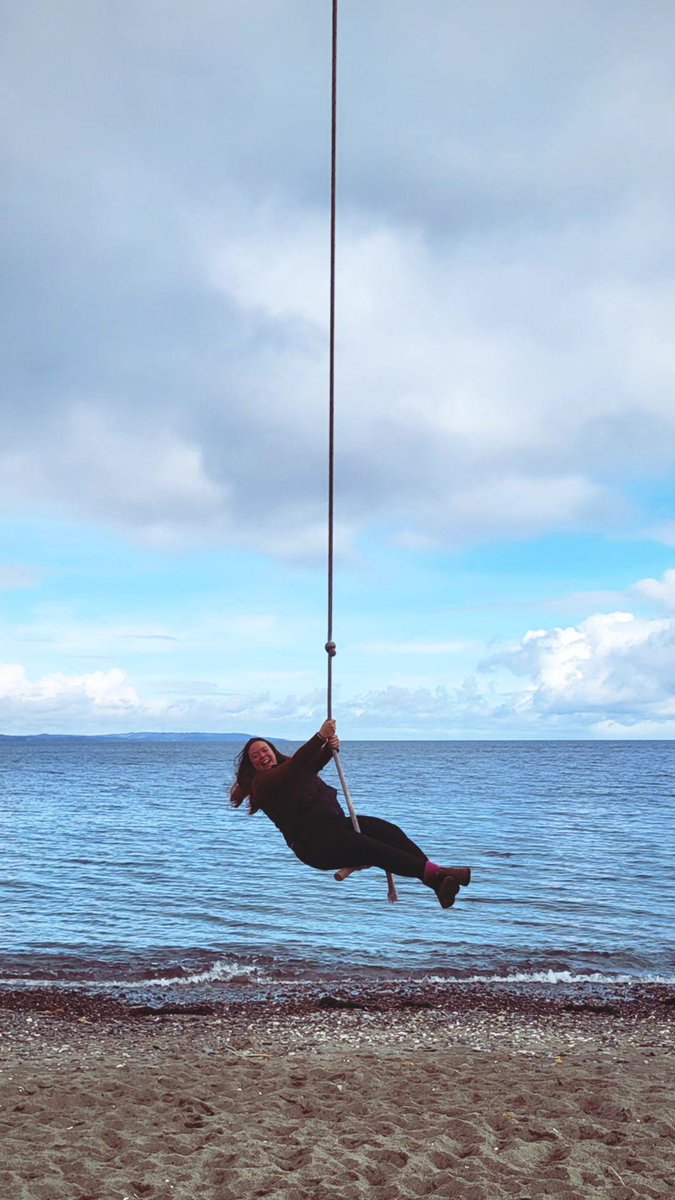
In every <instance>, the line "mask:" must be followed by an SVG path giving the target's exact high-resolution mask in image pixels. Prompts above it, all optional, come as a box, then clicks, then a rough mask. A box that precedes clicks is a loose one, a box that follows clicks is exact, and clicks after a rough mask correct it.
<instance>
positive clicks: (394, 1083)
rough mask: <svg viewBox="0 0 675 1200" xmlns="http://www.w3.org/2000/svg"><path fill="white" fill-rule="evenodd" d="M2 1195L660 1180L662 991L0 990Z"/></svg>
mask: <svg viewBox="0 0 675 1200" xmlns="http://www.w3.org/2000/svg"><path fill="white" fill-rule="evenodd" d="M0 1005H1V1007H0V1054H1V1061H0V1068H1V1073H0V1104H1V1105H2V1107H1V1109H0V1129H1V1140H2V1146H3V1154H2V1162H1V1164H0V1196H2V1198H3V1200H123V1198H125V1197H126V1198H127V1200H196V1198H197V1197H199V1200H241V1198H246V1197H253V1196H261V1197H270V1198H277V1197H278V1198H281V1197H284V1200H305V1198H306V1197H316V1198H317V1200H352V1198H357V1197H358V1198H360V1197H364V1198H365V1197H369V1198H371V1197H372V1198H373V1200H398V1198H399V1197H420V1196H444V1197H454V1196H457V1197H462V1198H466V1200H499V1198H500V1197H512V1198H517V1200H526V1198H528V1200H538V1198H539V1197H548V1196H551V1197H553V1196H555V1197H559V1198H561V1200H563V1198H572V1197H574V1198H575V1200H576V1198H577V1197H578V1198H579V1200H581V1198H593V1197H612V1198H613V1200H632V1198H635V1200H644V1198H645V1197H666V1196H670V1195H672V1192H673V1181H674V1180H675V1139H674V1138H673V1134H674V1132H675V1130H674V1125H673V1116H672V1112H673V1067H674V1065H675V1037H674V1036H673V1034H674V1026H673V1014H674V1013H675V998H674V996H673V990H672V988H659V987H644V988H637V989H636V988H631V989H625V990H623V991H621V989H619V990H618V991H616V990H615V991H614V993H613V994H611V995H607V994H599V993H597V992H596V991H593V990H592V989H590V990H589V989H576V990H573V991H571V992H570V991H568V992H564V993H560V994H557V993H556V992H555V990H553V989H549V990H548V991H547V990H546V989H532V988H529V989H527V988H522V989H517V988H495V987H490V986H485V985H483V986H478V985H468V986H463V987H456V988H454V989H453V988H429V987H427V988H423V987H419V986H418V987H416V988H414V989H409V990H403V991H401V990H398V991H397V990H395V989H391V988H387V987H386V986H383V987H382V988H380V989H378V988H373V987H371V988H369V989H368V990H366V991H356V992H349V991H342V992H341V991H340V989H331V990H328V991H324V992H323V993H321V994H318V993H317V994H314V995H312V996H309V997H307V996H305V997H298V996H296V997H290V998H288V997H287V998H285V999H281V1000H276V1001H275V1000H274V999H273V998H270V999H269V1000H268V1001H265V1002H262V1003H261V1002H259V1001H258V1002H253V1001H249V1002H242V1003H240V1004H228V1005H217V1004H216V1005H208V1004H200V1005H192V1006H190V1005H188V1006H179V1005H164V1006H163V1007H159V1008H157V1007H152V1006H144V1005H142V1004H141V1005H139V1004H136V1005H134V1004H129V1003H128V1002H123V1001H120V1000H116V999H114V998H112V997H106V996H98V997H97V996H92V995H89V994H86V993H77V992H72V993H67V994H64V993H63V992H59V991H58V990H49V989H44V990H42V991H40V990H33V991H23V992H22V991H16V992H12V991H8V992H5V993H3V994H2V995H1V996H0Z"/></svg>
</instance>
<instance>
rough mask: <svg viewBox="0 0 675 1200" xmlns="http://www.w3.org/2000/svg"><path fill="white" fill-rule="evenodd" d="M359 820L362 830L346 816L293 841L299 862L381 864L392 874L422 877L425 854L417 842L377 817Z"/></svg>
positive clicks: (331, 866) (323, 867)
mask: <svg viewBox="0 0 675 1200" xmlns="http://www.w3.org/2000/svg"><path fill="white" fill-rule="evenodd" d="M359 823H360V825H361V830H362V832H361V833H357V832H356V830H355V829H354V827H353V826H352V824H351V822H350V821H349V819H348V818H347V817H345V820H344V823H342V822H340V823H339V824H337V823H336V824H330V825H327V826H326V827H325V828H324V829H322V830H317V831H316V832H313V833H312V835H311V836H309V837H305V838H303V839H302V840H301V842H299V843H298V844H295V845H294V846H293V849H294V851H295V854H296V855H297V856H298V858H299V859H301V861H302V862H304V863H307V865H308V866H310V867H316V868H317V869H318V870H319V871H331V870H335V868H337V867H345V866H349V867H380V868H381V869H382V870H383V871H391V872H392V874H393V875H403V876H405V877H407V878H408V879H421V880H423V879H424V868H425V866H426V862H427V856H426V854H424V852H423V851H422V850H420V848H419V846H416V845H415V843H414V842H411V841H410V839H409V838H406V836H405V834H404V833H403V831H402V830H400V829H398V827H397V826H396V825H391V824H390V822H389V821H380V820H379V819H378V818H377V817H359ZM366 825H367V826H368V830H371V831H373V832H375V831H376V829H377V831H379V832H380V833H382V834H383V835H384V836H383V837H374V836H372V833H370V832H368V831H367V830H366ZM382 827H384V828H382ZM392 831H393V833H392ZM385 837H386V840H385ZM394 842H396V843H397V844H394Z"/></svg>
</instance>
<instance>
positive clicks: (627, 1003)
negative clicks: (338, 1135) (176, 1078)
mask: <svg viewBox="0 0 675 1200" xmlns="http://www.w3.org/2000/svg"><path fill="white" fill-rule="evenodd" d="M2 1010H4V1011H5V1012H12V1013H17V1014H19V1013H23V1014H38V1013H39V1014H41V1015H43V1016H47V1017H50V1016H52V1017H58V1018H61V1019H66V1020H69V1019H70V1020H82V1019H86V1020H87V1021H90V1022H95V1021H103V1022H105V1021H108V1020H142V1019H143V1018H147V1017H162V1016H169V1015H170V1016H174V1015H175V1016H177V1017H181V1016H184V1017H195V1016H201V1017H221V1018H222V1017H230V1018H233V1019H242V1020H243V1019H245V1020H249V1021H255V1020H256V1019H257V1018H264V1019H265V1020H268V1019H269V1018H270V1017H271V1016H274V1017H275V1018H277V1019H283V1018H285V1017H297V1016H303V1015H308V1014H310V1013H320V1012H326V1011H329V1010H345V1011H349V1010H352V1011H362V1012H365V1013H382V1014H392V1015H393V1014H395V1013H399V1012H401V1013H402V1012H406V1011H407V1012H411V1011H414V1010H418V1011H423V1010H428V1011H430V1012H433V1013H438V1014H442V1013H445V1014H447V1015H452V1016H461V1015H463V1014H482V1015H485V1016H490V1015H498V1014H503V1013H504V1012H508V1013H509V1014H512V1015H514V1016H516V1015H520V1016H523V1017H526V1018H527V1017H535V1018H536V1017H541V1016H546V1017H555V1016H561V1015H567V1016H569V1015H574V1014H575V1013H576V1014H579V1015H584V1016H590V1017H593V1016H603V1017H605V1018H611V1017H621V1018H631V1019H634V1020H645V1019H649V1018H652V1017H656V1018H658V1019H660V1020H668V1019H671V1020H672V1019H675V986H673V985H668V984H640V983H631V984H625V983H611V982H607V983H603V984H599V983H565V984H543V983H521V984H516V983H512V982H505V983H498V982H489V983H456V982H449V983H444V984H438V983H433V984H431V983H422V982H419V981H413V982H405V983H402V982H398V983H392V982H391V981H386V982H385V981H383V982H380V983H373V982H372V981H371V982H368V983H360V982H358V981H354V982H352V983H348V982H345V981H342V982H337V981H333V982H332V983H330V982H328V981H324V983H323V984H322V985H313V986H312V987H298V986H293V985H286V986H284V987H283V988H281V987H276V988H269V989H268V990H267V991H265V992H261V991H258V990H257V991H256V993H255V995H254V996H252V995H251V994H250V993H249V994H247V995H242V997H241V998H236V999H232V998H231V996H228V998H223V997H222V996H221V997H214V998H209V997H205V996H204V992H203V990H202V991H201V993H200V995H199V998H198V999H190V998H189V997H187V996H185V994H184V993H183V995H177V989H173V992H172V993H169V994H167V992H164V993H163V994H162V996H161V997H158V996H157V995H156V993H155V994H154V995H152V998H151V999H149V994H148V991H147V990H145V991H143V990H142V989H140V990H139V992H138V993H136V994H134V993H129V992H126V993H122V994H120V993H117V994H114V993H110V992H105V991H103V990H101V991H89V990H85V989H77V988H72V989H71V988H56V987H36V988H30V987H26V988H16V987H13V988H3V987H1V986H0V1011H2Z"/></svg>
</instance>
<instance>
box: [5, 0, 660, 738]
mask: <svg viewBox="0 0 675 1200" xmlns="http://www.w3.org/2000/svg"><path fill="white" fill-rule="evenodd" d="M330 10H331V4H330V2H329V0H325V2H324V0H283V2H282V0H247V2H246V3H245V4H242V3H240V2H236V3H234V2H229V0H191V3H190V4H189V5H187V4H185V3H183V0H0V112H2V114H3V116H2V133H1V139H0V155H1V159H2V176H3V189H2V191H3V196H4V200H3V208H4V213H3V220H2V229H1V232H0V253H1V255H2V271H1V275H2V279H3V283H2V290H3V305H2V308H3V321H2V334H1V338H2V344H1V349H0V370H1V372H2V400H1V403H2V425H1V428H2V437H1V439H0V733H5V734H32V733H57V732H60V733H82V734H94V733H115V732H116V733H120V732H126V731H141V730H157V731H167V732H168V731H196V730H199V731H206V732H232V731H238V732H244V733H254V734H260V735H263V736H269V737H274V736H276V737H288V738H292V739H295V738H303V737H304V736H305V735H309V734H310V733H312V732H313V731H314V730H315V729H316V728H317V726H318V724H320V722H321V720H322V719H323V717H324V716H325V709H326V695H325V680H326V653H325V650H324V642H325V640H326V620H327V618H326V588H327V584H326V523H327V513H326V494H327V439H328V415H327V414H328V288H329V240H328V238H329V187H330V16H331V12H330ZM674 59H675V6H673V4H672V2H671V0H650V3H649V4H644V3H642V0H634V2H623V0H593V2H592V3H588V0H583V3H576V2H575V0H570V3H567V4H564V5H561V4H559V3H557V2H553V0H424V3H422V4H420V3H412V0H407V2H404V0H341V4H340V46H339V117H338V128H339V160H338V244H337V301H336V305H337V332H336V454H337V458H336V530H335V537H336V564H335V570H336V576H335V611H334V631H333V632H334V636H335V640H336V643H337V647H338V653H337V657H336V659H335V663H334V681H335V683H334V686H335V693H334V714H335V716H336V718H337V720H338V727H339V730H340V732H341V734H342V735H343V736H344V737H345V738H347V739H349V738H352V739H357V738H362V739H368V738H406V739H425V738H434V739H435V738H448V739H455V738H460V739H464V738H468V739H471V738H483V739H504V738H525V739H529V738H532V739H546V738H592V739H593V738H672V737H673V736H674V735H675V489H674V486H673V484H674V477H675V340H674V338H673V330H674V329H675V276H674V272H673V266H674V261H675V212H674V205H675V73H673V70H672V63H673V61H674Z"/></svg>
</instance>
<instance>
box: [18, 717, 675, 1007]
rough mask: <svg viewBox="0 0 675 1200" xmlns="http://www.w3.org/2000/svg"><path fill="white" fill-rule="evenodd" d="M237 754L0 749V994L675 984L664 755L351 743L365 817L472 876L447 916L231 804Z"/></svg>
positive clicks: (25, 744)
mask: <svg viewBox="0 0 675 1200" xmlns="http://www.w3.org/2000/svg"><path fill="white" fill-rule="evenodd" d="M236 750H237V747H236V746H232V745H231V744H227V743H209V742H207V743H204V742H190V741H181V742H115V741H107V740H105V739H101V740H96V739H77V740H71V741H58V740H39V739H38V740H33V739H21V738H6V739H0V779H1V785H2V799H1V801H0V836H1V838H2V844H3V847H4V866H3V873H2V877H1V879H0V905H1V909H0V911H1V913H2V917H1V925H0V982H3V983H5V984H6V985H8V984H10V983H13V982H14V981H16V980H22V981H24V982H25V983H28V982H31V983H40V982H44V981H46V980H50V981H59V982H60V984H61V985H63V984H78V985H85V986H99V985H101V984H108V985H110V984H111V983H114V984H115V985H130V986H131V985H133V984H135V983H140V982H141V981H142V982H143V983H144V985H145V986H146V987H147V986H157V987H158V988H159V987H163V986H167V984H168V983H169V981H172V986H175V985H176V984H181V985H184V986H185V987H186V989H187V990H189V988H190V987H191V986H193V987H196V986H199V987H201V988H202V989H203V988H204V987H210V988H212V989H214V990H219V991H220V992H226V991H227V989H228V988H229V989H230V990H231V989H233V988H241V987H246V986H248V985H249V984H251V983H255V982H256V981H260V980H278V981H280V982H282V981H284V980H311V979H318V978H329V977H332V978H335V977H337V978H345V977H357V976H358V977H360V978H363V977H372V978H382V977H385V978H386V977H388V976H393V977H399V976H406V977H431V978H453V979H468V978H476V977H479V978H486V979H489V978H492V977H494V976H499V977H504V978H510V979H516V980H528V979H531V980H538V979H541V980H547V979H548V980H551V981H555V980H566V979H569V978H587V977H591V978H597V979H600V978H612V979H613V978H626V979H634V980H654V981H656V980H658V981H664V982H675V945H674V940H673V928H675V921H674V919H673V918H674V916H675V878H674V870H673V868H674V866H675V854H674V853H673V851H674V843H675V834H674V832H673V831H674V828H675V825H674V822H673V816H674V810H675V789H674V787H673V780H674V779H675V743H673V742H632V743H631V742H402V743H396V742H368V743H365V742H361V743H347V744H345V745H344V746H343V752H342V759H343V764H344V768H345V771H346V773H347V776H348V778H349V781H350V785H351V788H352V793H353V797H354V801H355V804H356V807H357V809H360V811H362V812H368V813H372V814H374V815H377V816H383V817H386V818H387V819H389V820H393V821H395V822H397V823H398V824H400V825H402V826H403V827H404V828H405V830H406V832H408V833H409V834H410V836H411V837H413V838H414V839H415V840H416V841H418V842H419V843H420V844H421V846H422V847H423V848H424V849H425V850H426V851H427V853H428V854H429V855H430V856H431V857H432V858H434V859H436V860H437V861H440V862H449V863H457V864H463V863H468V864H470V865H471V866H472V868H473V871H474V877H473V882H472V884H471V886H470V887H469V888H468V889H466V890H464V889H463V890H462V893H461V895H460V898H459V900H458V902H457V904H456V906H455V907H454V908H453V909H452V910H450V911H449V912H443V911H442V910H441V909H440V907H439V906H438V903H437V901H436V899H435V897H434V895H433V894H432V892H430V891H429V890H428V889H427V888H424V887H423V886H422V885H420V884H419V883H418V882H417V881H415V880H407V879H399V880H398V881H397V883H398V890H399V895H400V903H399V904H398V905H390V904H388V903H387V899H386V884H385V879H384V875H383V874H382V872H378V871H374V870H373V871H368V872H362V873H360V874H358V875H354V876H352V878H351V879H349V880H347V881H346V882H345V883H342V884H338V883H336V882H334V880H333V878H332V874H331V873H321V872H317V871H312V870H311V869H309V868H308V867H305V866H303V865H302V864H301V863H299V862H298V861H297V860H296V859H295V858H294V857H293V855H292V853H291V852H290V850H288V848H287V847H286V846H285V844H284V842H283V840H282V838H281V836H280V834H279V833H278V832H277V831H276V829H275V828H274V827H273V826H272V825H271V824H270V823H269V821H268V820H267V819H266V818H265V816H264V815H263V814H258V815H256V816H255V817H249V816H248V815H247V814H246V812H245V811H243V810H233V809H231V808H230V807H229V806H228V803H227V795H228V789H229V783H230V781H231V778H232V760H233V757H234V754H235V753H236ZM333 771H334V768H333V767H332V766H331V767H329V768H328V769H327V771H326V772H325V776H324V777H325V778H327V779H329V780H331V781H333V780H332V778H331V777H332V773H333Z"/></svg>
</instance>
